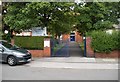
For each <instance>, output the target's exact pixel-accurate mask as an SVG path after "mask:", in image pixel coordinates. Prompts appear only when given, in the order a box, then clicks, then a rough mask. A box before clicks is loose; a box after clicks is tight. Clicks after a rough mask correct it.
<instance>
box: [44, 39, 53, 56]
mask: <svg viewBox="0 0 120 82" xmlns="http://www.w3.org/2000/svg"><path fill="white" fill-rule="evenodd" d="M50 56H51V45H50V38H44V57H50Z"/></svg>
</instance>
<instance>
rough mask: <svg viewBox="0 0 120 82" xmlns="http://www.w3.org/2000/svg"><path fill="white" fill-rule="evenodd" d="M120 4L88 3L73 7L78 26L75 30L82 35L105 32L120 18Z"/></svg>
mask: <svg viewBox="0 0 120 82" xmlns="http://www.w3.org/2000/svg"><path fill="white" fill-rule="evenodd" d="M119 8H120V3H99V2H96V3H94V2H89V3H85V4H79V5H76V6H75V12H77V13H80V15H78V16H77V20H78V22H77V23H78V24H77V25H76V28H77V29H78V31H79V32H81V33H82V34H83V33H85V32H88V31H93V30H105V29H109V28H111V27H112V25H113V24H116V23H117V19H118V18H119V16H120V12H119Z"/></svg>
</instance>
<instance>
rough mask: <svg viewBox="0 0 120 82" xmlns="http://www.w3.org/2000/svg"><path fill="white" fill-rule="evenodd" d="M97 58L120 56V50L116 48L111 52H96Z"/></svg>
mask: <svg viewBox="0 0 120 82" xmlns="http://www.w3.org/2000/svg"><path fill="white" fill-rule="evenodd" d="M95 57H96V58H120V50H114V51H112V52H111V53H108V54H107V53H95Z"/></svg>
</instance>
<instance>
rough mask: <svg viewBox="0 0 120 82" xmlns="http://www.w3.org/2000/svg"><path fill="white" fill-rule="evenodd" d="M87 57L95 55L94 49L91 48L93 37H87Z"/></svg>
mask: <svg viewBox="0 0 120 82" xmlns="http://www.w3.org/2000/svg"><path fill="white" fill-rule="evenodd" d="M86 48H87V57H94V51H93V49H92V48H91V38H90V37H86Z"/></svg>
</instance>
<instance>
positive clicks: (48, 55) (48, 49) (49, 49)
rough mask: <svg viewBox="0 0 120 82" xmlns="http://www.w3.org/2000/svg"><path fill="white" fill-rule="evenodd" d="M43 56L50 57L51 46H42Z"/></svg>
mask: <svg viewBox="0 0 120 82" xmlns="http://www.w3.org/2000/svg"><path fill="white" fill-rule="evenodd" d="M43 56H44V57H50V56H51V48H50V47H45V48H44V55H43Z"/></svg>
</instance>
